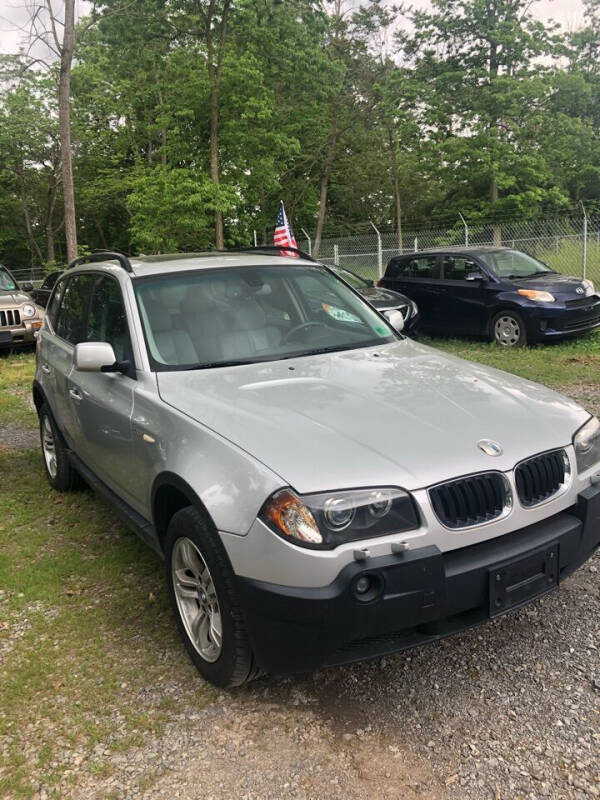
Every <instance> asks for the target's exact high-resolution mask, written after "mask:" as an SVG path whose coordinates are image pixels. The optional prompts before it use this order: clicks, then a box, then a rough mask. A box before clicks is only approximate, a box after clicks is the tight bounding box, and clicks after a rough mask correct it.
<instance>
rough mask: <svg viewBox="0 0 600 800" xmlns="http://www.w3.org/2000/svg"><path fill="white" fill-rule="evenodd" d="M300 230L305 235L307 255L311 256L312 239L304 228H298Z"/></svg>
mask: <svg viewBox="0 0 600 800" xmlns="http://www.w3.org/2000/svg"><path fill="white" fill-rule="evenodd" d="M300 230H301V231H302V233H303V234H304V235H305V236H306V241H307V242H308V255H309V256H312V240H311V238H310V236H309V235H308V233H307V232H306V231H305V230H304V228H300Z"/></svg>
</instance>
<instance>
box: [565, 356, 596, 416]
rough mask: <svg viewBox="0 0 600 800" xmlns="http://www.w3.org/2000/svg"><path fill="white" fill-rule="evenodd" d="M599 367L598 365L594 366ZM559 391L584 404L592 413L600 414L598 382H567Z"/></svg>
mask: <svg viewBox="0 0 600 800" xmlns="http://www.w3.org/2000/svg"><path fill="white" fill-rule="evenodd" d="M594 369H597V367H594ZM557 391H559V392H560V393H561V394H564V395H566V396H567V397H570V398H571V399H572V400H574V401H575V402H576V403H579V405H580V406H583V407H584V408H585V409H586V410H587V411H589V412H590V414H595V415H596V416H598V415H599V414H600V391H599V389H598V384H597V383H585V382H583V381H582V382H581V383H567V384H566V385H564V386H559V387H558V389H557Z"/></svg>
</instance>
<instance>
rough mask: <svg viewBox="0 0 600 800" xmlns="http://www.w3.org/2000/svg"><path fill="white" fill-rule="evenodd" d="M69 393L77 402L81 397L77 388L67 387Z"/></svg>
mask: <svg viewBox="0 0 600 800" xmlns="http://www.w3.org/2000/svg"><path fill="white" fill-rule="evenodd" d="M69 394H70V395H71V397H72V399H73V400H76V401H77V402H78V403H79V401H80V400H82V399H83V398H82V397H81V394H80V393H79V392H78V391H77V389H69Z"/></svg>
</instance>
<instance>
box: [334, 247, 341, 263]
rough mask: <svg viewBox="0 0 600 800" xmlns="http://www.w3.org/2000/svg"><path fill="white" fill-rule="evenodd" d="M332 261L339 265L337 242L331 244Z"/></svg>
mask: <svg viewBox="0 0 600 800" xmlns="http://www.w3.org/2000/svg"><path fill="white" fill-rule="evenodd" d="M333 263H334V264H335V265H336V267H339V265H340V246H339V244H334V245H333Z"/></svg>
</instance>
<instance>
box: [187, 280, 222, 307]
mask: <svg viewBox="0 0 600 800" xmlns="http://www.w3.org/2000/svg"><path fill="white" fill-rule="evenodd" d="M180 308H181V311H182V313H183V314H197V313H200V312H204V311H215V310H216V308H215V300H214V297H213V293H212V291H211V286H210V284H209V283H208V282H202V283H199V284H196V286H190V288H189V289H188V291H187V293H186V295H185V297H184V298H183V300H182V301H181V306H180Z"/></svg>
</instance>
